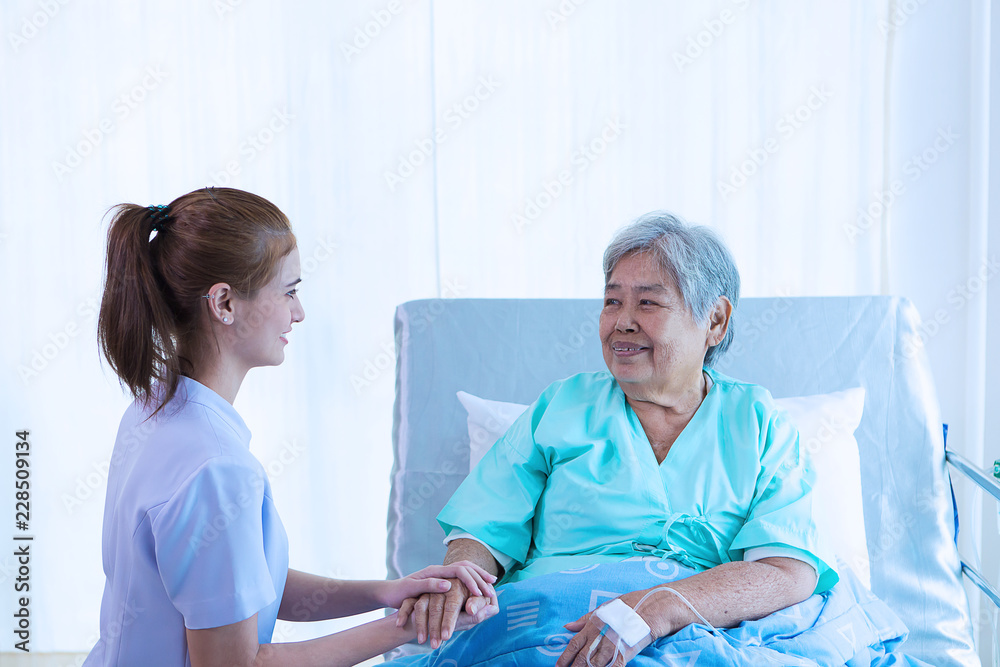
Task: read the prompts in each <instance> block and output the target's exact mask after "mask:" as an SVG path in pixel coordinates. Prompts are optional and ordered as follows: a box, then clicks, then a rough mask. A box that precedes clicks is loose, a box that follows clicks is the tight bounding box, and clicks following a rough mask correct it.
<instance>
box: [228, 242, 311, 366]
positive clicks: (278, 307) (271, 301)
mask: <svg viewBox="0 0 1000 667" xmlns="http://www.w3.org/2000/svg"><path fill="white" fill-rule="evenodd" d="M299 274H300V271H299V250H298V248H293V249H292V251H291V252H290V253H288V254H287V255H285V257H284V259H282V260H281V263H280V264H279V266H278V273H277V275H276V276H275V277H274V278H273V279H272V280H271V282H270V283H269V284H268V285H266V286H265V287H263V288H262V289H261V290H260V291H259V292H258V293H257V296H256V298H254V299H253V300H251V301H242V302H241V303H240V308H239V312H238V314H237V321H236V334H237V335H238V336H239V339H240V344H239V346H238V347H237V355H238V356H239V357H240V360H241V362H242V365H244V366H245V367H246V368H255V367H257V366H277V365H278V364H280V363H281V362H282V361H284V360H285V346H286V345H288V338H286V335H287V334H288V332H290V331H291V330H292V324H293V323H295V322H301V321H302V320H303V319H304V318H305V316H306V314H305V311H304V310H303V309H302V304H301V303H300V302H299V297H298V295H297V294H296V292H297V290H296V284H297V283H298V282H299V281H300V280H301V279H300V277H299Z"/></svg>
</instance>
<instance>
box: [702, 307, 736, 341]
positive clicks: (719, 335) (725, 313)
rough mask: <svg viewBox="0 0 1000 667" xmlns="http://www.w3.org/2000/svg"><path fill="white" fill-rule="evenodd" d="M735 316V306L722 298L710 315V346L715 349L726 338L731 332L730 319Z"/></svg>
mask: <svg viewBox="0 0 1000 667" xmlns="http://www.w3.org/2000/svg"><path fill="white" fill-rule="evenodd" d="M732 314H733V304H732V303H730V302H729V299H728V298H726V297H724V296H720V297H719V299H718V300H717V301H716V302H715V306H714V307H713V308H712V312H711V313H709V314H708V346H709V347H715V346H716V345H718V344H719V343H721V342H722V339H723V338H725V337H726V332H727V331H728V330H729V318H730V317H731V316H732Z"/></svg>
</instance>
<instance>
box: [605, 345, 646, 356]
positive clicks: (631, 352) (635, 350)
mask: <svg viewBox="0 0 1000 667" xmlns="http://www.w3.org/2000/svg"><path fill="white" fill-rule="evenodd" d="M611 349H612V350H614V353H615V356H618V357H633V356H635V355H637V354H641V353H643V352H645V351H646V350H648V349H649V348H648V347H645V346H643V345H640V344H639V343H628V342H623V341H617V342H614V343H611Z"/></svg>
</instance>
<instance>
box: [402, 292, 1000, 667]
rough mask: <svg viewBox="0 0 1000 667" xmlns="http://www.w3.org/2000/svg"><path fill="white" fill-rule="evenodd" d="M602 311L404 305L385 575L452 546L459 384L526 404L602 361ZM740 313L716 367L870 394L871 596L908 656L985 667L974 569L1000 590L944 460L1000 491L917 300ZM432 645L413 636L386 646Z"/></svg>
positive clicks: (756, 303)
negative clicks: (945, 393)
mask: <svg viewBox="0 0 1000 667" xmlns="http://www.w3.org/2000/svg"><path fill="white" fill-rule="evenodd" d="M600 309H601V301H599V300H589V299H572V300H571V299H566V300H546V299H540V300H505V299H489V300H487V299H443V300H442V299H434V300H421V301H411V302H408V303H405V304H403V305H401V306H399V307H398V309H397V311H396V319H395V335H396V351H397V361H396V402H395V409H394V422H393V447H394V455H395V463H394V466H393V469H392V480H391V484H392V487H391V495H390V504H389V513H388V544H387V565H388V576H389V577H390V578H393V577H398V576H401V575H405V574H407V573H410V572H413V571H416V570H418V569H420V568H422V567H424V566H426V565H429V564H432V563H440V562H441V559H442V557H443V556H444V553H445V550H446V548H445V546H444V545H443V544H442V539H443V537H444V535H443V533H442V530H441V528H440V527H439V525H438V524H437V522H436V520H435V517H436V515H437V513H438V512H439V511H440V509H441V508H442V507H443V505H444V504H445V502H446V501H447V500H448V498H449V497H450V496H451V494H452V493H453V492H454V490H455V489H456V488H457V487H458V485H459V484H460V483H461V481H462V480H463V479H464V477H465V476H466V474H467V473H468V470H469V457H470V432H469V427H468V415H467V411H466V409H465V408H463V405H462V404H461V403H460V402H459V399H458V398H457V396H456V393H457V392H459V391H463V392H468V393H469V394H472V395H475V396H478V397H482V398H485V399H492V400H496V401H506V402H515V403H521V404H528V403H531V402H532V401H534V399H535V398H537V396H538V394H539V393H540V392H541V391H542V389H544V388H545V387H546V386H547V385H548V384H549V383H550V382H552V381H554V380H556V379H560V378H564V377H566V376H569V375H572V374H574V373H578V372H581V371H595V370H606V366H605V364H604V360H603V357H602V353H601V346H600V342H599V339H598V333H597V322H598V316H599V313H600ZM734 322H735V326H736V336H735V341H734V344H733V346H732V348H731V349H730V351H729V353H728V354H727V355H726V356H725V357H724V358H722V359H721V360H720V362H719V363H718V364H717V365H716V368H717V369H718V370H719V371H721V372H722V373H724V374H726V375H729V376H731V377H734V378H738V379H741V380H746V381H749V382H754V383H757V384H760V385H763V386H764V387H767V388H768V389H769V390H770V391H771V393H772V395H773V396H775V397H776V398H781V397H798V396H812V395H817V394H828V393H830V392H837V391H840V390H845V389H849V388H853V387H862V388H863V389H864V399H863V401H864V402H863V405H864V409H863V414H862V416H861V422H860V426H859V427H858V428H857V429H856V431H855V433H854V435H855V438H856V441H857V445H856V446H857V449H858V459H857V460H860V487H861V503H860V504H861V506H863V517H864V518H863V531H864V535H866V538H865V540H863V542H862V546H864V543H865V541H866V543H867V552H868V553H867V561H868V562H867V563H866V564H861V563H857V562H855V563H854V565H861V566H862V567H861V568H860V569H868V568H870V569H869V571H868V572H867V574H868V576H869V577H870V588H871V591H872V592H874V593H875V594H876V595H877V596H878V597H879V598H881V600H883V601H884V602H885V603H886V604H887V605H888V606H889V607H890V608H891V609H892V610H893V611H894V612H895V613H896V614H897V615H898V616H899V618H900V619H901V620H902V621H903V622H904V623H905V625H906V626H907V628H908V630H909V635H908V638H907V639H906V640H905V641H904V642H903V643H902V645H900V646H899V647H898V648H897V649H896V650H897V651H901V652H902V653H904V654H905V655H907V656H912V657H914V658H918V659H920V660H923V661H925V662H927V663H928V664H931V665H935V666H938V667H948V666H951V665H956V666H957V665H963V666H966V665H978V664H979V658H978V657H977V653H976V648H975V645H974V641H973V632H972V624H971V619H970V611H969V608H970V606H969V600H968V597H967V595H966V592H965V589H964V586H963V583H962V578H963V574H964V575H965V576H970V577H971V578H972V579H973V580H974V582H975V583H976V584H977V585H979V584H982V585H983V586H984V587H985V588H984V590H986V591H987V595H989V596H990V597H991V598H992V599H993V600H994V601H995V602H996V603H997V604H998V605H1000V598H998V597H997V595H996V592H995V591H994V590H993V589H992V587H990V586H989V584H987V583H986V582H985V581H984V580H983V578H982V576H981V575H979V574H978V573H974V572H972V571H970V569H969V567H968V566H967V565H966V564H965V563H963V562H962V560H961V559H960V556H959V553H958V550H957V548H956V530H957V522H956V514H955V512H954V500H953V493H952V489H951V478H950V472H949V468H948V465H947V463H946V458H947V462H950V463H952V464H953V466H955V469H957V470H960V471H961V472H962V473H963V474H968V475H970V476H971V477H972V478H973V481H975V482H977V483H980V484H981V485H983V486H984V488H986V489H987V491H988V492H989V493H991V494H993V495H994V496H995V497H997V498H998V499H1000V491H998V488H1000V487H998V486H997V484H996V483H995V481H994V480H993V479H991V478H989V477H987V476H986V475H983V474H982V473H981V472H980V471H979V470H978V469H977V468H976V467H975V466H974V465H972V464H970V463H969V462H968V461H964V460H962V459H961V458H960V457H957V456H955V455H953V454H952V453H950V452H949V453H947V454H946V451H945V442H944V440H945V434H944V432H943V429H942V423H941V417H940V414H939V408H938V405H937V399H936V397H935V394H934V388H933V382H932V379H931V376H930V370H929V364H928V362H927V359H926V356H925V354H924V351H923V349H922V347H921V344H920V339H919V335H918V334H919V317H918V314H917V312H916V310H915V309H914V307H913V306H912V305H911V304H910V303H909V302H908V301H907V300H905V299H900V298H892V297H822V298H820V297H816V298H813V297H809V298H789V297H784V298H756V299H753V298H749V299H743V300H742V301H741V302H740V304H739V309H738V310H737V312H736V315H735V320H734ZM856 465H857V464H855V466H856ZM838 474H839V473H838ZM849 476H850V475H847V477H849ZM845 482H846V477H845ZM849 487H850V485H849V484H848V485H846V486H845V488H847V489H848V490H849ZM845 493H846V492H845ZM856 494H857V490H856V488H855V490H854V491H853V492H852V493H848V495H856ZM848 500H850V498H846V497H845V501H848ZM858 523H861V522H860V521H858ZM858 528H859V529H860V526H858ZM423 650H426V649H425V648H424V647H418V646H415V645H409V646H404V647H402V648H401V649H397V650H396V651H395V652H393V653H391V654H389V655H388V656H387V657H390V658H391V657H398V656H400V655H409V654H411V653H413V652H418V651H423Z"/></svg>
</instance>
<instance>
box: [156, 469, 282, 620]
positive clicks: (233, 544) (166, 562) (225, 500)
mask: <svg viewBox="0 0 1000 667" xmlns="http://www.w3.org/2000/svg"><path fill="white" fill-rule="evenodd" d="M265 486H266V478H265V477H264V471H263V469H260V468H259V466H257V467H254V466H251V465H249V464H248V463H247V462H245V461H237V460H235V459H234V458H232V457H229V456H220V457H216V458H213V459H210V460H209V461H207V462H206V463H205V464H204V465H202V466H201V467H200V468H199V469H198V470H197V471H196V472H195V473H193V474H192V475H191V476H190V477H189V478H188V479H187V480H186V481H185V483H184V484H183V485H181V487H180V488H179V489H178V490H177V491H176V492H175V493H174V495H173V496H172V497H171V498H170V499H169V500H168V501H167V502H166V503H165V505H164V506H163V508H162V509H161V511H160V512H159V513H158V514H157V515H156V517H155V518H154V519H153V521H152V531H153V539H154V540H155V554H156V563H157V567H158V569H159V572H160V577H161V579H162V580H163V585H164V588H165V589H166V592H167V595H168V596H169V597H170V600H171V601H172V602H173V604H174V607H176V608H177V610H178V611H179V612H180V613H181V615H182V616H183V617H184V625H185V627H187V628H190V629H193V630H197V629H204V628H214V627H219V626H223V625H229V624H230V623H236V622H238V621H242V620H245V619H247V618H249V617H250V616H253V615H254V614H255V613H257V612H258V611H260V610H261V609H263V608H265V607H267V606H268V605H269V604H271V603H272V602H274V600H275V599H276V598H277V593H276V591H275V588H274V584H273V582H272V580H271V575H270V571H269V570H268V566H267V560H266V559H265V553H264V529H263V516H262V512H263V504H264V489H265Z"/></svg>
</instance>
